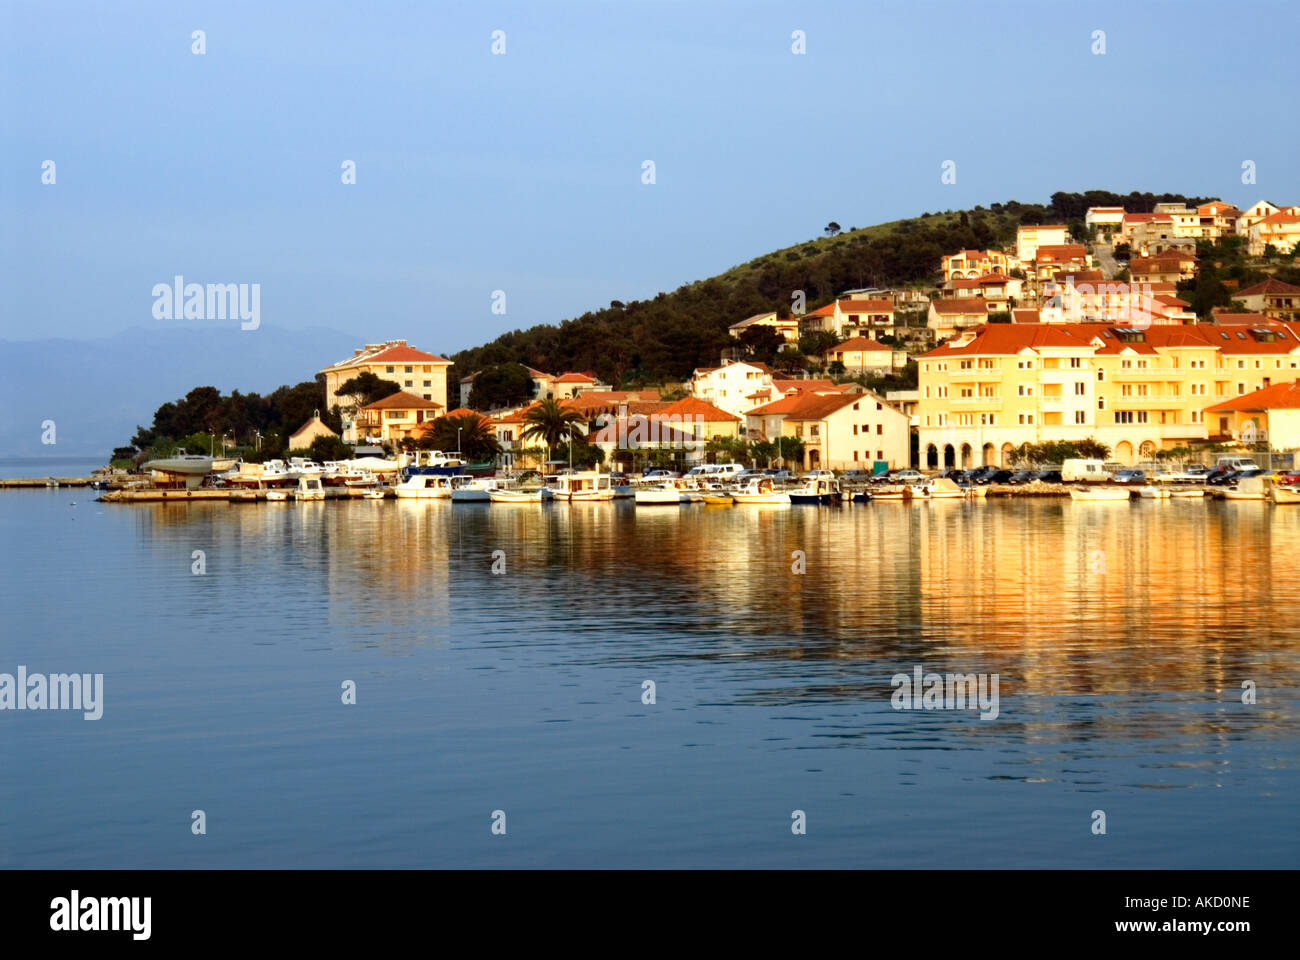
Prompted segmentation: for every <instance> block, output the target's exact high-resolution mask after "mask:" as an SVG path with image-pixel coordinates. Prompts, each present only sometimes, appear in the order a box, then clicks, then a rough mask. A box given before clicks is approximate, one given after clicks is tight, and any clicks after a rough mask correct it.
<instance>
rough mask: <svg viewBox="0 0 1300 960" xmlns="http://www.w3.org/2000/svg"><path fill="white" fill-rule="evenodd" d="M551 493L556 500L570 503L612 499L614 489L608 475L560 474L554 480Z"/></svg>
mask: <svg viewBox="0 0 1300 960" xmlns="http://www.w3.org/2000/svg"><path fill="white" fill-rule="evenodd" d="M551 492H552V493H553V494H554V496H555V499H556V500H568V501H569V502H570V503H585V502H588V501H597V500H613V499H614V487H613V485H612V484H611V482H610V476H609V474H608V473H601V472H600V471H599V470H575V471H574V472H573V473H562V474H560V475H559V476H557V477H556V478H555V485H554V486H553V487H551Z"/></svg>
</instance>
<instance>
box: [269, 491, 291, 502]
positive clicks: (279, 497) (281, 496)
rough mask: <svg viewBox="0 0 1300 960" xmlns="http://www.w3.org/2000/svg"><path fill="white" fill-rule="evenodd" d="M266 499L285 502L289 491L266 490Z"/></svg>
mask: <svg viewBox="0 0 1300 960" xmlns="http://www.w3.org/2000/svg"><path fill="white" fill-rule="evenodd" d="M266 500H267V502H268V503H287V502H288V500H289V491H288V490H268V491H266Z"/></svg>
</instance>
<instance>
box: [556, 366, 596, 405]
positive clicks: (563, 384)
mask: <svg viewBox="0 0 1300 960" xmlns="http://www.w3.org/2000/svg"><path fill="white" fill-rule="evenodd" d="M553 390H554V392H555V399H556V400H568V399H569V398H570V397H576V396H578V395H579V394H583V393H587V392H588V391H592V390H600V391H608V390H609V384H607V383H601V382H600V378H599V377H597V376H596V375H595V374H594V373H592V372H591V371H584V372H582V373H573V372H568V373H562V374H560V375H559V376H558V377H556V378H555V382H554V386H553Z"/></svg>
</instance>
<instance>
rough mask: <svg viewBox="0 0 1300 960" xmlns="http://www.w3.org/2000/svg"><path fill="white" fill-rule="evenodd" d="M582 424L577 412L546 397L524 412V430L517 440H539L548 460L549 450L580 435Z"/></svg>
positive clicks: (580, 416)
mask: <svg viewBox="0 0 1300 960" xmlns="http://www.w3.org/2000/svg"><path fill="white" fill-rule="evenodd" d="M582 423H583V418H582V414H580V413H578V411H576V410H571V409H569V408H568V407H562V406H560V403H559V401H558V400H555V399H553V398H551V397H547V398H546V399H545V400H543V401H541V402H540V403H538V404H537V405H536V406H533V407H530V408H529V409H528V410H526V411H525V412H524V429H523V431H522V432H520V434H519V439H520V440H534V439H537V440H541V441H542V443H543V444H545V445H546V450H547V458H548V459H549V457H550V448H551V447H554V446H558V445H559V444H561V443H563V442H564V441H565V440H566V439H568V438H569V437H571V436H573V435H574V434H576V433H580V432H581V431H580V429H579V427H580V425H581V424H582Z"/></svg>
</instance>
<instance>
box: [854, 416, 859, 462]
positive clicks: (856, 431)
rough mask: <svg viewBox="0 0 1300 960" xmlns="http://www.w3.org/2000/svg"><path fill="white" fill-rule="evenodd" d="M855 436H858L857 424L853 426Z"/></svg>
mask: <svg viewBox="0 0 1300 960" xmlns="http://www.w3.org/2000/svg"><path fill="white" fill-rule="evenodd" d="M853 435H854V436H855V437H856V436H857V435H858V425H857V424H856V423H855V424H854V425H853ZM854 459H857V458H856V457H855V458H854Z"/></svg>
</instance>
